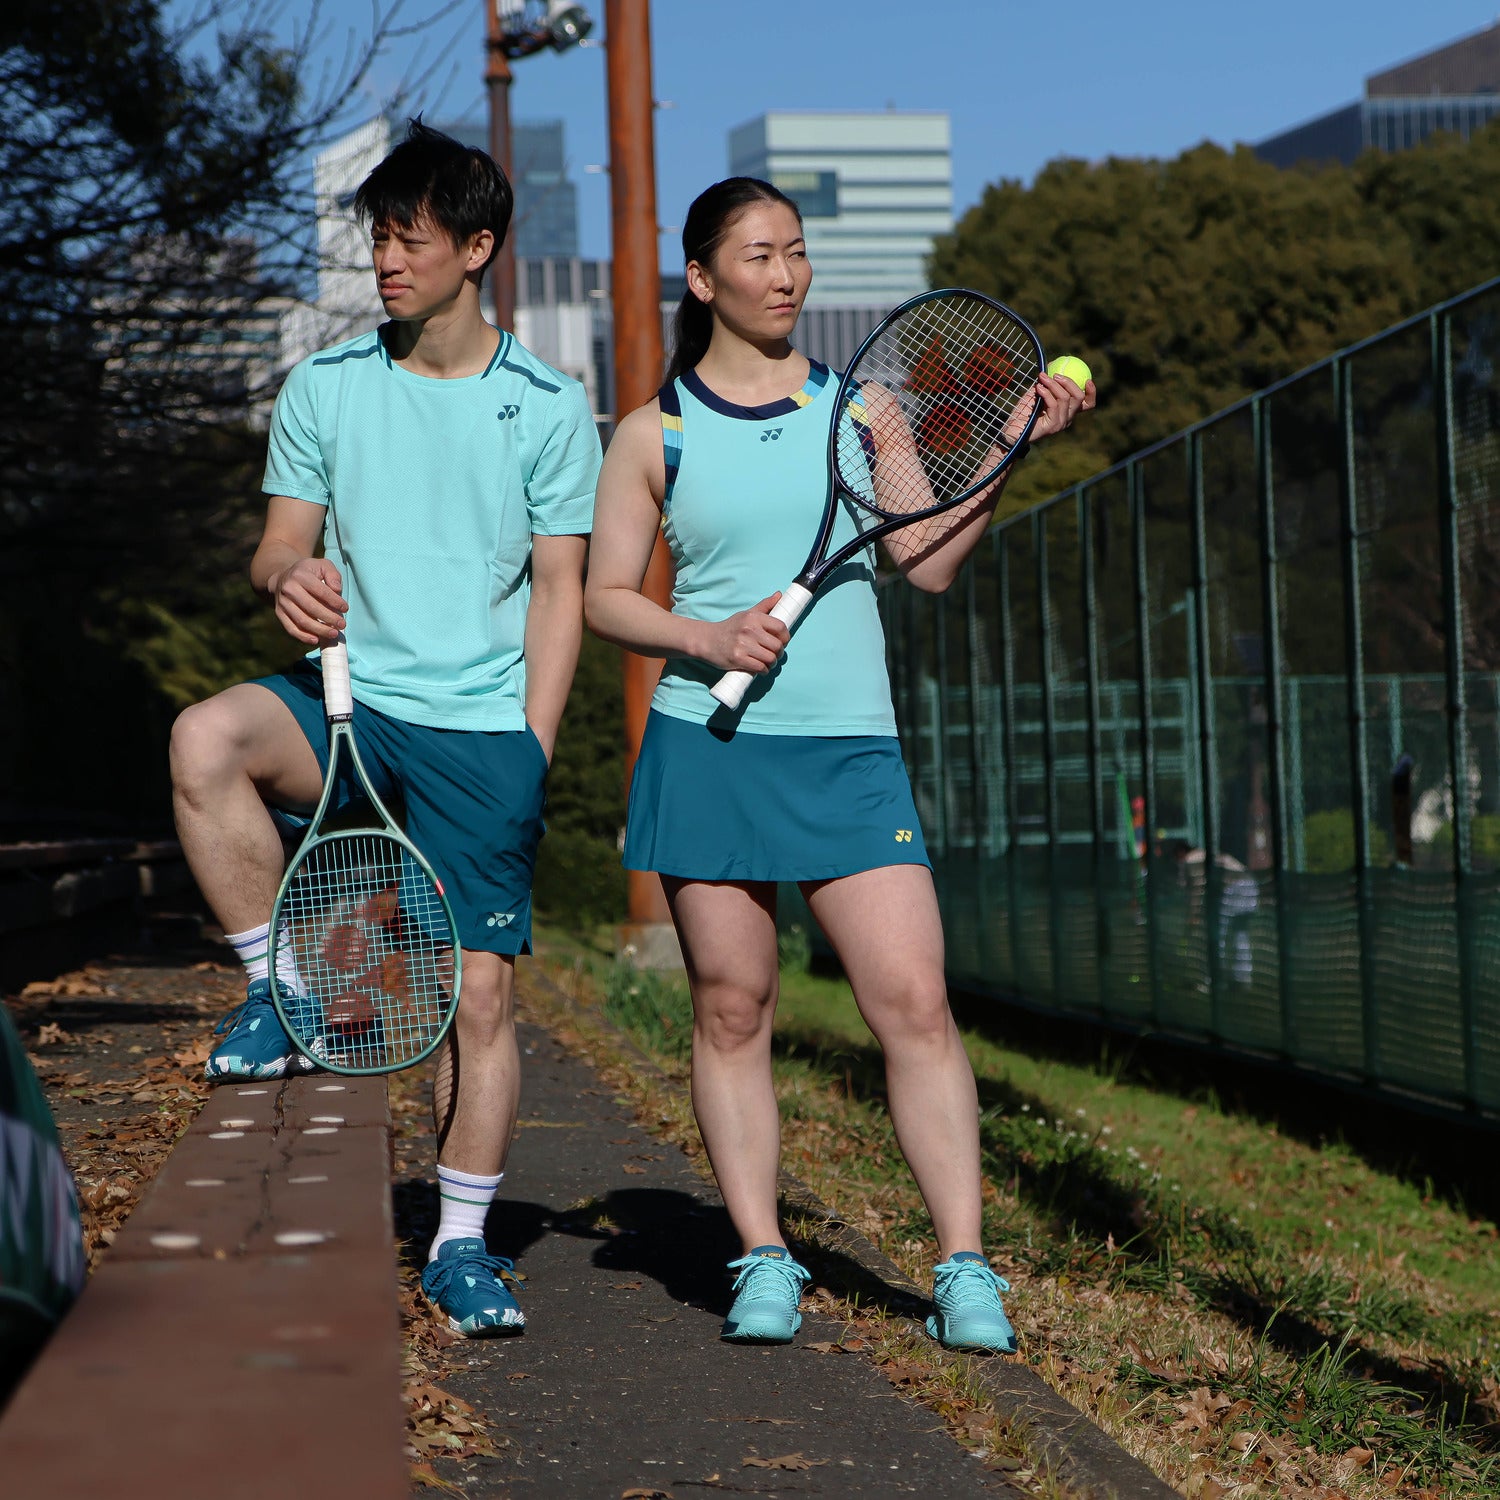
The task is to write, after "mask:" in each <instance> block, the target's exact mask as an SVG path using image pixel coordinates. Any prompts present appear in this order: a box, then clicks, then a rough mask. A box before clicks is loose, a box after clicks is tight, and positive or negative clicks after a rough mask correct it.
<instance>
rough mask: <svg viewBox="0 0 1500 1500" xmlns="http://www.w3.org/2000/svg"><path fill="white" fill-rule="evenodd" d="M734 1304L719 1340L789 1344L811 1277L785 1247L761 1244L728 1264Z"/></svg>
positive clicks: (743, 1342) (800, 1320) (800, 1322)
mask: <svg viewBox="0 0 1500 1500" xmlns="http://www.w3.org/2000/svg"><path fill="white" fill-rule="evenodd" d="M729 1269H730V1270H731V1271H738V1272H739V1275H738V1276H736V1277H735V1278H734V1293H735V1298H734V1305H733V1306H732V1307H731V1308H730V1309H729V1316H728V1317H727V1318H725V1320H724V1327H723V1328H722V1329H721V1330H720V1331H719V1337H720V1338H721V1339H724V1340H725V1341H726V1342H728V1343H731V1344H789V1343H791V1341H792V1335H793V1334H795V1333H796V1332H797V1330H798V1329H799V1328H800V1327H801V1326H802V1314H801V1313H800V1312H798V1311H797V1304H798V1303H799V1302H800V1301H801V1300H802V1288H803V1287H805V1286H806V1285H807V1284H808V1282H810V1281H811V1280H812V1277H811V1276H809V1275H808V1274H807V1272H806V1271H805V1270H804V1269H803V1268H802V1267H801V1266H799V1265H798V1264H797V1262H796V1261H794V1260H793V1259H792V1252H791V1251H790V1250H788V1249H787V1248H786V1246H785V1245H761V1246H759V1247H758V1248H756V1249H754V1250H752V1251H751V1252H750V1253H749V1255H746V1256H743V1257H742V1258H741V1259H739V1260H732V1261H730V1262H729Z"/></svg>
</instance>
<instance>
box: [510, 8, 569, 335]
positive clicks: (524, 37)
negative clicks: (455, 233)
mask: <svg viewBox="0 0 1500 1500" xmlns="http://www.w3.org/2000/svg"><path fill="white" fill-rule="evenodd" d="M484 21H485V50H486V53H487V55H488V64H487V66H486V67H485V72H484V82H485V89H486V92H487V94H488V96H489V104H490V155H491V156H492V157H494V159H495V160H496V161H497V162H499V163H500V166H501V168H502V170H503V171H504V172H505V175H506V177H508V178H509V179H510V181H511V186H512V187H514V186H515V166H514V163H513V162H512V160H511V149H510V81H511V71H510V64H511V61H512V60H513V59H515V58H517V57H530V56H531V54H532V53H533V52H541V51H544V50H545V49H547V48H549V47H550V48H551V49H552V50H553V51H554V52H566V51H567V50H568V48H570V47H576V46H577V45H578V44H579V43H580V42H581V41H582V40H583V39H584V37H586V36H587V35H588V34H589V32H591V31H592V30H593V29H594V22H593V18H592V17H591V16H590V15H589V13H588V12H587V11H586V10H585V9H584V8H583V7H582V6H581V5H573V4H571V3H569V0H484ZM515 244H516V237H515V234H514V232H512V233H510V234H507V235H506V236H505V243H504V244H503V245H501V247H500V249H499V250H498V252H496V255H495V259H494V261H493V262H492V265H491V271H490V289H491V291H492V292H493V294H494V298H495V322H496V323H498V324H499V325H500V327H501V328H505V329H510V328H513V327H514V326H515V321H516V250H515Z"/></svg>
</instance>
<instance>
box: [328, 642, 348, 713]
mask: <svg viewBox="0 0 1500 1500" xmlns="http://www.w3.org/2000/svg"><path fill="white" fill-rule="evenodd" d="M321 661H322V665H323V712H324V714H326V715H327V717H328V718H329V719H330V720H334V719H349V718H353V716H354V690H353V689H352V688H351V687H350V686H349V648H348V646H346V645H345V644H344V638H343V636H342V635H341V636H339V638H338V639H337V640H336V641H334V642H332V643H331V644H330V645H327V646H324V647H323V651H322V655H321Z"/></svg>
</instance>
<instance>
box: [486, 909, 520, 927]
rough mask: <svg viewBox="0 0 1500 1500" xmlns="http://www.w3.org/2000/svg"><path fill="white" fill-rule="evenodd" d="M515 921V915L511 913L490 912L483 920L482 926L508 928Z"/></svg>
mask: <svg viewBox="0 0 1500 1500" xmlns="http://www.w3.org/2000/svg"><path fill="white" fill-rule="evenodd" d="M515 920H516V914H515V912H513V911H492V912H491V913H490V914H489V916H487V917H486V918H485V919H484V925H485V926H486V927H509V926H510V924H511V923H512V922H514V921H515Z"/></svg>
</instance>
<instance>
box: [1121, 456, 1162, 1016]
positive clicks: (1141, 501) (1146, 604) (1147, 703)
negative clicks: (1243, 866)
mask: <svg viewBox="0 0 1500 1500" xmlns="http://www.w3.org/2000/svg"><path fill="white" fill-rule="evenodd" d="M1125 476H1126V478H1125V484H1126V493H1127V495H1128V496H1129V503H1130V549H1131V559H1132V561H1133V563H1134V585H1135V629H1136V637H1137V646H1138V648H1139V649H1138V650H1137V652H1136V673H1137V677H1138V691H1139V693H1140V704H1139V708H1140V715H1141V800H1142V802H1143V804H1144V806H1145V810H1146V856H1145V857H1146V953H1147V956H1148V960H1149V962H1150V965H1151V1019H1152V1020H1153V1021H1155V1022H1156V1023H1157V1024H1158V1025H1160V1024H1161V1009H1162V1007H1161V956H1160V954H1159V953H1158V952H1157V948H1156V943H1157V920H1156V904H1157V892H1156V882H1157V879H1158V875H1159V872H1158V869H1157V861H1156V850H1155V841H1156V738H1155V731H1154V730H1153V728H1152V713H1151V608H1150V600H1149V599H1148V597H1147V595H1148V592H1149V590H1148V588H1147V583H1146V496H1145V487H1144V484H1143V483H1142V478H1141V468H1140V465H1139V464H1138V463H1137V462H1136V461H1135V460H1134V459H1130V460H1128V462H1127V464H1126V469H1125Z"/></svg>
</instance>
